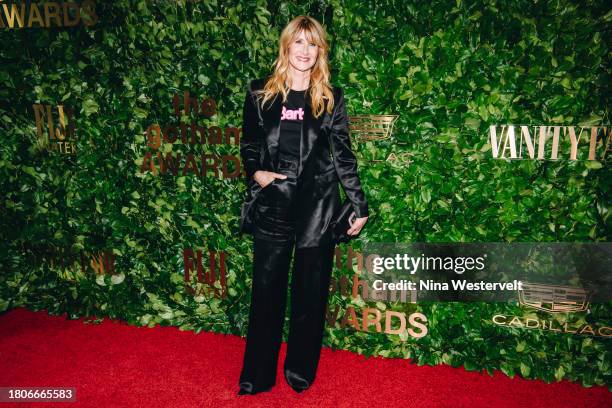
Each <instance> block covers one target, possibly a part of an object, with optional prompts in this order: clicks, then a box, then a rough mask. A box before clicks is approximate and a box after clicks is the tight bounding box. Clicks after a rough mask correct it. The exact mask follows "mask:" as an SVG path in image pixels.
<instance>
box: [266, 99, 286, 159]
mask: <svg viewBox="0 0 612 408" xmlns="http://www.w3.org/2000/svg"><path fill="white" fill-rule="evenodd" d="M281 110H282V101H281V96H280V95H276V97H275V98H274V101H273V102H272V105H271V106H270V107H269V109H263V116H264V123H265V124H267V127H268V128H267V129H266V145H267V148H268V153H269V154H270V160H271V161H272V165H273V167H274V170H276V169H277V168H278V167H277V164H278V154H277V153H278V141H279V138H280V117H281Z"/></svg>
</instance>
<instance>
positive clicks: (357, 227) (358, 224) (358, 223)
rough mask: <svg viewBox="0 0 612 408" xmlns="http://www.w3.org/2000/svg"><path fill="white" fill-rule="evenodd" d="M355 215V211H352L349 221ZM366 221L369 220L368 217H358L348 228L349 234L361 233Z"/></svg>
mask: <svg viewBox="0 0 612 408" xmlns="http://www.w3.org/2000/svg"><path fill="white" fill-rule="evenodd" d="M354 215H355V211H353V212H352V213H351V216H350V217H349V222H350V220H351V219H352V218H353V216H354ZM366 222H368V217H361V218H356V219H355V221H353V222H352V223H351V228H349V229H348V231H347V234H349V235H357V234H359V232H360V231H361V229H362V228H363V226H364V225H365V224H366Z"/></svg>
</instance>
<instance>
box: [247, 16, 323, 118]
mask: <svg viewBox="0 0 612 408" xmlns="http://www.w3.org/2000/svg"><path fill="white" fill-rule="evenodd" d="M302 30H303V31H304V34H305V35H306V38H307V39H308V41H309V42H312V43H314V44H315V45H316V46H317V47H319V52H318V56H317V61H316V62H315V64H314V65H313V67H312V71H311V73H310V84H309V86H308V89H307V92H309V93H310V100H311V107H312V112H313V115H314V116H315V117H316V118H318V117H319V116H320V115H321V114H322V113H323V110H324V109H325V101H324V100H327V101H328V103H327V112H328V113H329V114H331V113H332V112H333V109H334V96H333V92H332V86H331V84H330V82H329V79H330V73H329V61H328V59H327V55H328V52H329V45H328V43H327V39H326V38H327V34H326V32H325V29H324V28H323V26H321V24H320V23H319V22H318V21H317V20H315V19H314V18H312V17H309V16H297V17H295V18H294V19H293V20H291V21H290V22H289V24H287V26H286V27H285V28H284V29H283V31H282V33H281V36H280V39H279V50H278V57H277V58H276V60H274V62H273V63H272V66H273V67H274V72H273V73H272V74H271V75H270V76H269V77H268V79H267V81H266V84H265V85H264V87H263V89H260V90H256V91H254V94H255V96H256V97H257V98H258V100H262V98H263V100H262V102H261V104H262V106H263V105H264V104H265V103H266V101H268V100H273V98H275V97H276V95H278V94H281V95H282V96H283V99H282V100H283V102H285V101H286V100H287V94H288V93H289V88H288V87H287V86H285V82H288V81H287V80H288V79H289V78H288V77H289V47H290V45H291V43H292V41H293V40H294V39H295V38H296V37H298V36H299V35H300V33H301V32H302Z"/></svg>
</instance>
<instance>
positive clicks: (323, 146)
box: [240, 78, 369, 248]
mask: <svg viewBox="0 0 612 408" xmlns="http://www.w3.org/2000/svg"><path fill="white" fill-rule="evenodd" d="M265 80H266V79H265V78H260V79H254V80H253V81H251V82H250V83H249V85H248V89H247V92H246V97H245V101H244V110H243V125H242V137H241V139H240V156H241V159H242V164H243V166H244V170H245V173H246V176H247V186H248V187H247V194H248V195H247V199H246V201H245V204H246V207H249V206H250V205H255V202H256V198H257V194H258V193H259V192H260V191H262V189H265V188H267V187H268V186H266V187H263V188H262V187H261V186H260V185H259V183H257V182H256V181H255V180H254V179H253V174H254V173H255V172H256V171H257V170H268V171H274V172H276V171H277V165H278V150H279V149H278V144H279V136H280V118H281V110H282V101H281V95H277V96H276V98H275V99H274V101H273V102H272V104H271V105H270V101H267V102H266V104H265V108H262V107H261V105H260V106H259V109H258V106H257V105H256V103H257V99H256V97H255V95H254V94H253V91H254V90H257V89H262V88H263V86H264V81H265ZM333 94H334V109H333V114H332V115H330V114H329V113H327V111H324V113H323V114H321V116H320V117H319V118H315V117H314V116H313V114H312V109H311V106H310V97H309V94H308V92H306V101H305V102H306V103H305V106H304V119H303V121H302V135H301V146H300V160H299V163H298V170H297V185H298V188H297V194H298V197H297V202H298V209H297V211H298V212H297V213H298V219H297V224H296V246H297V247H298V248H305V247H312V246H319V245H322V244H325V243H328V242H330V241H331V229H330V228H329V225H330V221H331V219H332V216H333V215H334V213H335V212H336V211H337V210H338V209H339V208H340V206H341V202H340V193H339V190H338V182H340V183H341V184H342V187H343V188H344V191H345V193H346V196H347V197H348V199H349V200H350V201H351V202H352V203H353V209H354V210H355V214H356V216H357V217H366V216H368V215H369V214H368V203H367V200H366V197H365V194H364V192H363V190H362V189H361V183H360V180H359V175H358V174H357V159H356V158H355V155H354V154H353V151H352V150H351V141H350V138H349V127H348V125H349V122H348V115H347V111H346V106H345V102H344V93H343V91H342V89H341V88H338V87H333ZM326 106H327V105H326ZM330 147H331V151H330ZM332 155H333V160H332ZM247 213H248V208H247ZM241 217H242V219H241V225H242V223H243V222H244V221H245V220H244V217H245V212H244V211H243V214H242V216H241Z"/></svg>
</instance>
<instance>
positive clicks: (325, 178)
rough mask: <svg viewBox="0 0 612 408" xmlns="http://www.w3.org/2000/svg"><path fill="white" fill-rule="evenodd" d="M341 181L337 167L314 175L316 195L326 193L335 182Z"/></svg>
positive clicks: (319, 195) (320, 195)
mask: <svg viewBox="0 0 612 408" xmlns="http://www.w3.org/2000/svg"><path fill="white" fill-rule="evenodd" d="M337 181H339V179H338V174H337V173H336V168H335V167H333V166H332V167H331V168H329V169H327V170H325V171H324V172H322V173H318V174H315V175H314V190H315V191H314V193H315V196H316V197H322V196H323V195H325V194H326V193H327V192H328V191H329V188H330V187H331V186H332V185H333V183H334V182H337Z"/></svg>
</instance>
